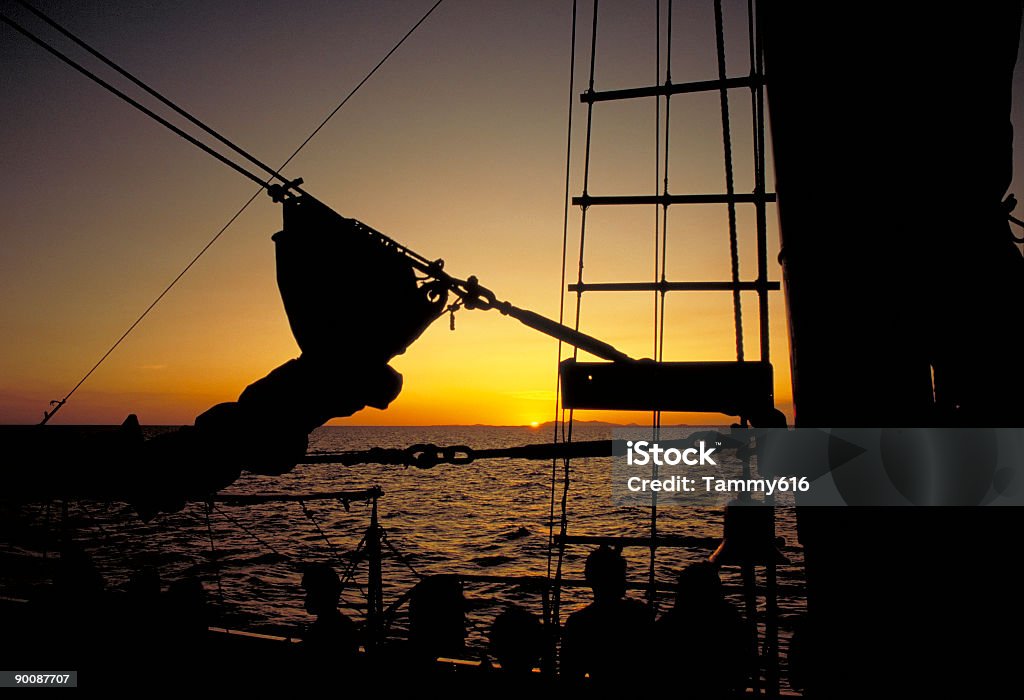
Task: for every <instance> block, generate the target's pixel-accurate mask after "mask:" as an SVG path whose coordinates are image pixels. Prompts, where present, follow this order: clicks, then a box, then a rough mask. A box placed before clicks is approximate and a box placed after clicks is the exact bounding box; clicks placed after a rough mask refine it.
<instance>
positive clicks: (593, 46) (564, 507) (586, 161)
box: [552, 0, 598, 629]
mask: <svg viewBox="0 0 1024 700" xmlns="http://www.w3.org/2000/svg"><path fill="white" fill-rule="evenodd" d="M597 10H598V0H594V17H593V22H592V26H591V34H590V77H589V80H588V86H587V92H589V93H593V92H594V68H595V62H596V59H597V16H598V12H597ZM593 124H594V102H593V100H589V101H588V102H587V136H586V145H585V147H584V154H583V194H584V196H586V195H587V189H588V187H589V184H590V144H591V136H592V131H593ZM586 231H587V206H586V205H584V206H583V211H582V212H581V214H580V254H579V263H578V268H577V282H578V287H577V291H576V321H575V326H574V328H575V329H576V330H577V331H579V329H580V308H581V306H582V303H583V250H584V243H585V241H586ZM578 356H579V348H578V347H573V352H572V357H573V359H574V360H575V359H576V358H577V357H578ZM575 415H576V413H575V409H569V420H568V428H567V429H565V430H566V431H567V432H566V434H565V435H564V436H563V437H564V441H565V442H569V443H571V442H572V431H573V420H574V418H575ZM563 425H564V424H563ZM571 477H572V471H571V460H570V458H569V457H566V458H565V459H564V460H563V471H562V502H561V518H560V521H559V528H558V529H559V538H558V561H557V564H556V566H555V585H554V588H555V594H554V601H553V603H552V619H553V620H554V622H555V624H556V629H557V625H558V624H559V623H560V620H559V609H560V607H561V602H562V565H563V564H564V562H565V538H566V533H567V532H568V528H569V518H568V504H569V484H570V483H571Z"/></svg>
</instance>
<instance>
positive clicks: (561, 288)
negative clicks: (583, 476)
mask: <svg viewBox="0 0 1024 700" xmlns="http://www.w3.org/2000/svg"><path fill="white" fill-rule="evenodd" d="M576 9H577V0H573V2H572V37H571V40H570V42H569V46H570V49H569V107H568V109H567V110H566V128H565V131H566V135H565V195H564V196H565V206H564V210H563V212H562V276H561V279H560V280H559V283H558V322H559V323H560V324H564V323H565V267H566V262H567V261H568V251H569V206H570V202H571V200H570V197H569V194H570V191H569V187H570V184H569V180H570V177H569V176H570V173H571V166H572V108H573V97H574V96H575V95H574V92H575V91H576V80H575V78H576ZM561 364H562V341H561V340H559V341H558V361H557V362H556V365H555V420H554V428H553V430H554V437H553V438H552V442H553V443H554V444H558V426H559V418H560V417H561V418H564V417H565V415H564V413H565V412H564V411H560V409H559V404H560V402H561V391H562V375H561V373H560V372H559V371H558V369H559V367H560V366H561ZM557 472H558V458H557V457H552V458H551V498H550V502H549V504H548V562H547V577H548V579H550V578H551V552H552V549H553V547H554V544H555V482H556V479H557ZM549 622H550V621H549Z"/></svg>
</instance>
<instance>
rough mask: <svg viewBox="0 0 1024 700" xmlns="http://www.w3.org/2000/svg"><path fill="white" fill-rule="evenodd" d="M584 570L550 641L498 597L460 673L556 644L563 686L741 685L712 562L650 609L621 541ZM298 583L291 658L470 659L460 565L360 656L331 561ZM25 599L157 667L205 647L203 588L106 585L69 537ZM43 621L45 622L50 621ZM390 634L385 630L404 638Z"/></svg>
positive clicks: (692, 690)
mask: <svg viewBox="0 0 1024 700" xmlns="http://www.w3.org/2000/svg"><path fill="white" fill-rule="evenodd" d="M584 575H585V579H586V583H587V585H588V586H589V587H590V588H591V590H592V591H593V600H592V601H591V602H590V603H589V604H587V605H586V606H584V607H581V608H579V609H578V610H575V611H574V612H572V613H571V614H569V615H568V618H567V619H566V621H565V624H564V627H563V629H562V634H561V638H560V642H561V644H560V645H557V644H556V641H559V640H557V639H556V636H555V635H554V634H552V633H551V629H550V628H549V627H548V626H546V625H545V624H544V622H543V621H542V619H541V616H539V615H538V614H536V613H534V612H531V611H530V610H528V609H526V608H525V607H523V606H520V605H508V606H506V607H505V608H504V609H503V610H501V612H499V613H498V614H497V616H496V617H495V618H494V619H493V621H492V623H491V625H490V627H489V630H488V631H487V632H488V635H487V636H488V649H487V655H486V656H485V657H484V661H483V663H482V664H475V665H472V666H468V665H465V664H464V665H462V667H461V668H462V669H463V675H465V674H466V673H470V672H473V673H477V674H479V673H484V672H487V673H492V674H500V676H502V677H503V680H502V682H503V683H505V684H507V685H508V687H520V688H522V687H528V686H529V685H531V684H536V685H540V684H543V683H547V682H550V679H551V677H552V674H551V673H542V672H541V671H542V670H543V671H553V670H554V669H553V667H554V660H555V657H554V651H555V649H556V648H557V647H559V646H560V656H559V657H558V667H559V677H560V679H561V682H562V683H566V684H587V685H592V686H595V687H596V686H605V687H619V688H621V687H625V686H628V685H629V684H631V683H635V684H645V683H648V682H649V680H650V679H651V678H652V677H654V676H657V677H660V678H661V679H663V680H665V681H667V682H669V683H671V684H672V685H674V686H675V687H679V688H682V689H685V691H686V694H687V695H689V696H690V697H700V698H722V697H732V696H734V695H736V694H741V693H742V692H743V691H744V690H745V689H746V688H747V687H748V686H749V684H750V679H751V676H752V674H753V673H754V672H755V666H756V664H755V657H756V654H755V646H754V640H753V638H752V636H751V631H750V628H749V627H748V626H747V624H746V623H745V622H744V621H743V619H742V618H741V616H740V614H739V612H738V611H737V609H736V608H735V607H734V606H733V605H732V604H731V603H730V602H728V601H727V599H726V598H725V596H724V593H723V589H722V583H721V580H720V578H719V574H718V568H717V567H716V566H715V565H714V564H711V563H708V562H700V563H696V564H691V565H690V566H688V567H686V568H685V569H683V570H682V571H681V572H680V574H679V579H678V589H677V594H676V600H675V604H674V606H673V607H672V608H671V609H669V610H666V611H665V612H664V613H663V614H662V615H661V616H660V617H657V618H656V616H655V614H654V611H653V609H652V608H651V607H650V606H649V605H648V604H647V603H645V602H642V601H640V600H637V599H634V598H630V597H629V596H628V595H627V586H626V560H625V559H624V558H623V556H622V554H621V552H620V551H619V550H617V549H612V548H609V547H606V546H602V547H600V548H599V549H597V550H595V551H593V552H591V554H590V555H589V556H588V557H587V560H586V565H585V570H584ZM301 583H302V588H303V590H304V593H305V609H306V611H307V612H308V613H309V614H310V615H311V616H312V617H313V619H312V621H311V622H310V623H309V624H307V625H306V626H305V628H304V632H303V634H302V635H301V643H300V644H287V645H285V647H284V648H286V649H287V651H286V652H285V655H286V656H288V658H289V659H290V661H289V662H294V663H298V664H300V665H305V667H306V668H307V669H331V670H332V672H337V673H344V672H346V671H348V670H351V671H353V672H354V673H359V671H360V670H365V669H371V670H372V671H374V672H379V671H380V670H382V669H384V670H388V671H398V670H402V672H403V673H410V674H413V676H415V677H419V678H425V679H431V678H433V679H438V678H442V680H443V676H444V674H446V673H448V672H452V671H455V670H456V669H457V665H456V664H455V663H454V662H452V663H448V662H446V661H444V660H446V659H466V658H467V657H469V656H470V654H468V653H467V649H466V644H465V643H466V630H467V620H468V618H467V614H466V613H467V600H466V597H465V594H464V591H463V583H462V579H461V578H460V577H459V576H458V575H454V574H445V575H437V576H430V577H427V578H424V579H422V580H421V581H420V582H419V583H418V584H417V585H416V586H415V587H414V588H413V589H412V590H411V591H410V592H409V593H408V598H407V603H408V629H407V634H406V635H404V637H405V638H404V639H403V640H402V641H401V642H398V641H393V642H387V643H385V644H384V645H383V647H378V648H377V649H376V651H378V652H379V653H376V654H372V655H365V656H364V655H362V654H361V653H360V646H364V647H365V646H369V645H368V644H367V642H368V640H367V639H366V638H365V637H364V633H363V631H362V630H361V629H360V627H359V626H358V625H357V624H356V623H355V622H354V621H353V620H352V619H351V618H349V617H348V616H347V615H345V614H344V613H343V612H342V611H341V610H340V609H339V608H340V606H341V603H342V601H341V594H342V591H343V582H342V580H341V579H340V578H339V576H338V574H337V572H336V571H335V570H334V568H333V566H332V565H331V564H329V563H316V564H312V565H309V566H307V567H305V569H304V571H303V574H302V579H301ZM33 610H34V611H35V612H34V613H33V614H34V615H37V617H36V620H37V621H41V622H42V623H43V624H42V625H37V627H36V629H38V630H43V634H46V633H47V632H52V631H53V630H54V629H59V630H61V634H60V636H59V639H60V641H61V643H63V644H64V645H65V646H66V648H67V651H68V652H69V653H70V652H74V651H76V650H78V651H81V650H82V649H85V648H87V647H88V646H89V645H90V644H92V645H96V644H101V645H106V647H105V648H106V649H107V650H108V651H115V650H117V649H122V650H124V649H125V648H126V647H127V646H131V647H132V648H133V649H134V650H135V651H138V650H140V649H148V650H149V651H150V653H151V654H152V656H153V658H152V661H153V663H154V664H155V665H161V664H164V663H170V662H178V663H181V664H184V665H185V666H191V665H192V664H193V663H200V662H202V660H203V659H204V658H206V655H207V652H208V651H210V650H213V649H214V648H213V647H212V646H211V634H210V632H209V625H210V624H211V621H212V620H211V616H210V614H209V612H208V604H207V596H206V593H205V591H204V588H203V586H202V584H201V583H200V582H199V580H198V579H195V578H183V579H180V580H177V581H175V582H172V583H171V584H170V585H169V586H167V588H166V590H162V586H161V581H160V579H159V576H158V575H157V573H156V572H155V570H153V569H143V570H141V571H140V572H137V573H136V574H135V575H134V576H133V577H132V578H131V580H130V581H129V582H128V583H127V585H126V586H124V587H123V590H122V591H120V592H118V593H117V594H116V595H111V594H110V592H108V591H107V590H106V589H105V586H104V581H103V578H102V576H101V575H100V574H99V572H98V571H97V569H96V568H95V566H94V565H93V564H92V562H91V560H90V559H89V558H88V557H87V556H86V555H85V554H84V552H82V551H81V550H78V549H74V548H69V549H68V550H67V551H66V552H64V553H63V556H62V557H61V561H60V565H59V567H58V570H57V573H56V576H55V578H54V582H53V585H52V586H51V587H49V588H48V589H47V590H46V591H44V592H43V593H42V594H41V595H40V596H39V597H37V599H36V600H35V601H34V603H33ZM47 621H51V622H52V623H53V624H54V625H55V626H54V627H47V626H46V625H47ZM392 632H393V633H394V634H391V635H389V636H391V637H397V636H401V635H399V634H397V633H395V632H396V630H392ZM115 638H116V640H117V641H116V642H115V641H114V639H115ZM97 640H102V641H97ZM220 649H221V648H220V647H218V648H217V651H216V653H220ZM253 649H254V651H255V650H256V647H255V646H254V647H253ZM279 651H280V650H279ZM71 658H73V657H71ZM252 658H255V656H253V657H252ZM267 658H268V659H269V658H271V657H270V656H269V655H268V657H267ZM439 660H440V661H439ZM469 668H471V669H474V670H473V671H467V670H466V669H469ZM428 682H429V681H428Z"/></svg>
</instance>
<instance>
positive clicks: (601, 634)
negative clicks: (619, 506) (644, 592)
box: [562, 545, 653, 685]
mask: <svg viewBox="0 0 1024 700" xmlns="http://www.w3.org/2000/svg"><path fill="white" fill-rule="evenodd" d="M585 576H586V580H587V584H588V585H589V586H590V587H591V589H592V590H593V591H594V602H593V603H590V604H589V605H587V606H586V607H584V608H582V609H581V610H577V611H576V612H574V613H572V614H571V615H569V619H568V620H566V622H565V630H564V633H563V637H562V677H563V678H564V679H566V680H568V681H570V682H575V681H579V680H582V679H583V677H584V676H585V675H589V676H590V678H591V680H592V681H593V682H595V683H598V684H601V685H621V684H625V683H626V682H629V681H632V682H635V681H636V679H637V678H638V677H642V676H638V675H637V674H638V673H643V670H642V669H643V668H644V667H642V666H641V664H644V663H645V662H646V661H647V660H648V658H649V653H648V652H649V649H650V641H651V632H652V628H653V625H652V622H653V616H652V614H651V610H650V608H648V607H647V605H645V604H644V603H642V602H640V601H639V600H633V599H631V598H627V597H626V560H625V559H623V558H622V554H621V553H620V552H619V551H618V550H614V549H610V548H609V547H606V546H604V545H602V546H601V547H600V548H599V549H597V550H595V551H593V552H591V554H590V556H588V557H587V563H586V568H585Z"/></svg>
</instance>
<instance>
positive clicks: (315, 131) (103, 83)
mask: <svg viewBox="0 0 1024 700" xmlns="http://www.w3.org/2000/svg"><path fill="white" fill-rule="evenodd" d="M19 1H20V0H19ZM442 2H444V0H437V2H435V3H434V4H433V5H432V6H431V7H430V9H429V10H427V12H426V13H425V14H424V15H423V16H422V17H421V18H420V19H419V21H417V22H416V23H415V24H414V25H413V26H412V27H411V28H410V29H409V31H407V32H406V33H405V35H404V36H402V38H401V39H399V40H398V42H397V43H396V44H395V45H394V46H393V47H392V48H391V50H389V51H388V52H387V53H386V54H385V55H384V57H383V58H381V59H380V60H379V61H378V62H377V63H376V65H374V67H373V68H372V69H370V71H369V72H368V73H367V74H366V75H365V76H364V77H363V79H362V80H360V81H359V83H357V84H356V86H355V87H354V88H352V89H351V90H350V91H349V92H348V94H347V95H346V96H345V97H344V98H343V99H342V100H341V101H340V102H339V103H338V104H337V106H335V107H334V109H332V110H331V111H330V112H329V113H328V115H327V116H326V117H325V118H324V119H323V121H321V122H320V124H318V125H317V127H316V128H315V129H313V131H312V132H311V133H310V134H309V136H307V137H306V138H305V139H304V140H303V141H302V143H300V144H299V146H298V147H297V148H296V149H295V150H294V151H293V152H292V154H291V155H290V156H288V158H287V159H286V160H285V161H284V162H283V163H282V164H281V166H280V167H278V168H277V169H272V168H269V166H265V165H263V164H262V163H259V162H258V161H256V160H255V159H254V158H253V157H251V156H249V155H248V154H246V153H245V152H244V151H241V149H238V148H237V147H236V146H234V144H232V143H231V142H230V141H228V140H227V139H225V138H223V137H221V136H219V135H218V134H217V133H216V132H214V131H213V130H212V129H209V128H208V127H206V126H205V125H204V124H203V123H202V122H200V121H199V120H198V119H195V118H194V117H192V116H191V115H189V114H188V113H187V112H185V111H184V110H181V109H180V108H178V107H177V106H176V105H174V103H173V102H171V101H170V100H167V99H166V98H164V97H162V96H161V95H159V93H157V92H156V91H155V90H152V89H151V88H149V87H148V86H145V85H144V84H143V83H142V82H141V81H138V80H137V79H136V78H134V76H132V75H131V74H130V73H128V72H127V71H124V70H123V69H121V68H120V67H118V66H116V64H114V63H113V62H112V61H110V60H109V59H107V58H106V57H104V56H102V54H99V52H97V51H94V50H93V49H91V47H88V46H87V45H86V44H85V42H82V41H80V40H78V39H77V37H74V36H73V35H72V34H71V33H70V32H67V31H66V30H64V29H63V28H60V27H59V25H57V24H56V22H53V21H52V20H50V19H49V18H48V17H46V16H45V15H43V14H42V13H41V12H38V11H35V10H34V8H32V7H31V5H28V3H23V4H24V5H25V6H26V7H28V8H29V9H30V10H32V11H33V12H35V13H36V14H37V15H38V16H40V17H41V18H43V19H44V20H45V21H47V23H49V24H51V26H54V27H55V28H58V30H59V31H61V33H64V34H65V35H66V36H68V37H69V38H71V39H72V40H73V41H75V43H77V44H79V45H80V46H82V47H83V48H85V49H86V50H88V51H90V53H93V54H94V55H95V56H96V57H97V58H99V59H100V60H102V61H103V62H104V63H106V64H107V65H109V66H111V67H112V68H114V69H115V70H117V71H118V72H119V73H121V74H122V75H124V76H125V77H127V78H128V79H130V80H132V82H134V83H135V84H137V85H139V86H140V87H142V88H143V89H144V90H146V91H147V92H149V93H150V94H152V95H153V96H155V97H157V99H159V100H161V102H164V104H166V105H168V106H169V107H171V108H172V109H174V110H175V111H177V112H178V113H179V114H182V116H185V117H186V118H188V119H189V120H190V121H192V122H193V123H194V124H196V125H197V126H200V128H203V129H204V130H205V131H207V133H210V134H211V135H213V136H215V137H216V138H218V139H220V140H221V141H222V142H223V143H225V144H226V145H228V146H230V147H231V148H234V149H235V150H237V151H239V152H240V153H242V155H244V156H245V157H246V158H249V159H250V160H252V161H254V162H257V163H259V164H260V167H263V168H264V169H265V170H267V171H268V172H270V173H273V175H274V177H278V178H279V179H281V180H283V181H284V182H285V183H287V184H292V183H290V182H289V181H288V180H286V179H285V178H283V177H281V176H280V175H279V173H280V171H281V170H284V168H285V167H286V166H287V165H288V164H289V163H291V162H292V160H294V159H295V157H296V156H298V155H299V153H300V152H301V151H302V150H303V149H304V148H305V147H306V145H308V144H309V142H310V141H312V140H313V138H314V137H315V136H316V135H317V134H318V133H320V131H321V130H322V129H323V128H324V127H325V126H326V125H327V123H328V122H329V121H330V120H331V119H332V118H333V117H334V116H335V115H336V114H337V113H338V112H339V111H340V110H341V109H342V107H344V106H345V105H346V104H347V103H348V101H349V100H351V99H352V97H353V96H355V94H356V93H357V92H359V90H360V88H362V87H363V85H365V84H366V82H367V81H368V80H369V79H370V78H371V77H373V75H374V74H375V73H376V72H377V71H378V70H379V69H380V68H381V67H382V66H383V65H384V64H385V63H386V62H387V60H388V59H389V58H391V56H392V55H393V54H394V53H395V52H396V51H397V50H398V49H399V48H400V47H401V46H402V44H404V43H405V42H406V40H407V39H408V38H409V37H410V36H412V35H413V33H414V32H415V31H416V30H417V29H418V28H419V27H420V25H422V24H423V23H424V22H425V21H426V19H427V18H428V17H429V16H430V15H431V14H433V12H434V10H436V9H437V8H438V7H439V6H440V5H441V3H442ZM0 20H3V21H4V22H5V23H6V24H8V25H10V26H11V27H13V28H14V29H15V30H17V31H18V32H20V33H21V34H23V35H24V36H26V37H28V38H29V39H31V40H32V41H33V42H34V43H36V44H38V45H39V46H41V47H42V48H44V49H45V50H46V51H48V52H49V53H51V54H53V55H54V56H56V57H57V58H59V59H61V60H62V61H64V62H65V63H67V64H68V65H70V66H71V67H73V68H75V69H76V70H78V71H79V72H81V73H82V74H83V75H85V76H86V77H89V78H90V79H91V80H93V81H95V82H97V83H98V84H99V85H101V86H103V87H105V88H106V89H107V90H109V91H111V92H112V93H114V94H115V95H117V96H119V97H121V99H123V100H125V101H126V102H128V103H129V104H131V105H132V106H134V107H136V109H139V110H140V111H142V112H143V113H144V114H146V115H147V116H150V117H151V118H152V119H154V120H155V121H157V122H158V123H160V124H162V125H163V126H165V127H167V128H168V129H170V130H171V131H173V132H174V133H176V134H177V135H179V136H181V137H182V138H184V139H185V140H187V141H189V142H190V143H192V144H193V145H195V146H197V147H198V148H200V149H201V150H203V151H204V152H206V153H208V154H210V155H212V156H213V157H214V158H216V159H217V160H219V161H221V162H223V163H224V164H225V165H228V166H229V167H231V168H232V169H234V170H236V171H237V172H239V173H240V174H242V175H244V176H245V177H247V178H249V179H250V180H253V181H255V182H256V183H257V184H259V186H260V187H259V189H258V190H256V192H255V193H253V195H252V196H251V197H250V198H249V199H248V200H247V201H246V202H245V204H243V205H242V206H241V208H239V210H238V211H237V212H235V214H234V215H233V216H231V218H230V219H228V221H227V223H225V224H224V225H223V226H222V227H221V228H220V230H218V231H217V233H216V234H214V236H213V238H211V239H210V240H209V241H208V242H207V243H206V245H204V246H203V248H202V249H201V250H200V251H199V252H198V253H197V254H196V256H195V257H194V258H192V260H191V261H189V263H188V264H187V265H186V266H185V267H184V269H182V271H181V272H179V273H178V275H177V276H176V277H175V278H174V279H173V280H171V282H170V284H168V285H167V287H166V288H164V290H163V291H162V292H161V293H160V294H159V295H157V297H156V298H155V299H154V300H153V301H152V303H150V305H149V306H148V307H146V309H145V310H144V311H143V312H142V313H141V314H140V315H139V316H138V318H136V319H135V321H134V322H133V323H132V324H131V325H130V326H129V327H128V329H127V330H125V332H124V333H123V334H122V335H121V337H119V338H118V339H117V340H116V341H115V342H114V344H113V345H111V346H110V348H109V349H108V350H107V351H106V352H105V353H104V354H103V355H102V356H101V357H100V359H99V360H98V361H97V362H96V364H95V365H93V366H92V367H91V368H90V369H89V371H88V372H86V373H85V375H84V376H83V377H82V378H81V379H80V380H79V381H78V383H77V384H75V386H74V387H73V388H72V389H71V391H69V392H68V393H67V394H65V395H64V398H62V399H60V400H56V401H51V402H50V405H51V406H53V408H52V409H50V410H49V411H46V412H44V414H43V420H42V422H41V423H40V424H41V425H45V424H46V423H47V422H49V420H50V419H51V418H53V416H54V415H56V413H57V412H58V411H59V410H60V409H61V408H62V407H63V406H64V404H66V403H67V401H68V399H70V398H71V396H72V395H73V394H74V393H75V392H76V391H78V389H79V387H81V386H82V384H84V383H85V382H86V380H87V379H89V377H90V376H92V374H93V373H94V372H95V371H96V370H97V369H98V368H99V366H100V365H102V364H103V362H104V361H105V360H106V359H107V358H108V357H109V356H110V355H111V353H113V352H114V350H116V349H117V348H118V346H120V344H121V343H122V342H123V341H124V339H125V338H127V337H128V335H129V334H131V332H132V331H133V330H135V328H136V327H137V326H138V325H139V324H140V323H141V322H142V320H143V319H145V318H146V316H148V315H149V313H150V311H152V310H153V308H154V307H155V306H156V305H157V304H158V303H160V301H161V300H162V299H163V298H164V297H165V296H166V295H167V293H168V292H170V291H171V289H172V288H174V286H175V285H177V283H178V282H179V281H180V280H181V278H182V277H184V276H185V274H186V273H187V272H188V271H189V270H190V269H192V267H193V266H194V265H195V264H196V262H198V261H199V259H200V258H201V257H202V256H203V255H204V254H205V253H206V251H208V250H209V249H210V248H211V247H212V246H213V244H214V243H216V242H217V240H219V239H220V237H221V236H222V235H223V234H224V232H225V231H227V229H228V228H229V227H230V226H231V225H232V224H233V223H234V222H235V221H236V220H237V219H238V217H240V216H241V215H242V213H244V212H245V210H246V209H248V208H249V206H250V205H251V204H252V203H253V202H254V201H256V198H257V197H258V196H259V195H260V193H262V192H263V190H264V189H267V188H268V187H269V185H270V180H266V181H264V180H263V179H262V178H260V177H258V176H256V175H254V174H252V173H250V172H249V171H248V170H246V169H245V168H243V167H241V166H239V165H238V164H237V163H234V162H233V161H231V160H230V159H228V158H227V157H225V156H224V155H222V154H220V153H218V152H217V151H214V150H213V149H212V148H210V147H209V146H207V145H206V144H204V143H202V142H201V141H199V140H198V139H196V138H194V137H192V136H191V135H189V134H187V133H185V132H184V131H182V130H181V129H179V128H178V127H176V126H174V125H173V124H171V123H170V122H168V121H167V120H166V119H164V118H163V117H160V116H159V115H157V114H156V113H155V112H153V111H152V110H149V109H148V108H146V107H145V106H143V105H142V104H141V103H139V102H137V101H136V100H134V99H132V98H131V97H129V96H128V95H126V94H124V93H123V92H121V91H120V90H118V89H117V88H115V87H114V86H113V85H110V84H109V83H107V82H106V81H104V80H103V79H102V78H100V77H99V76H97V75H95V74H93V73H92V72H90V71H89V70H88V69H86V68H85V67H84V66H81V65H79V64H77V63H76V62H75V61H74V60H72V59H71V58H70V57H68V56H66V55H64V54H63V53H61V52H60V51H58V50H57V49H55V48H53V47H51V46H50V45H48V44H47V43H46V42H45V41H43V40H42V39H40V38H39V37H37V36H35V35H34V34H32V33H31V32H29V31H28V30H27V29H25V28H23V27H22V26H21V25H19V24H18V23H16V22H15V21H14V20H12V19H10V18H9V17H7V16H6V15H4V14H2V13H0Z"/></svg>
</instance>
